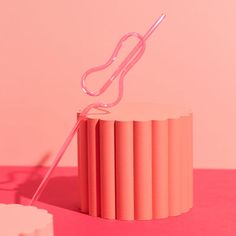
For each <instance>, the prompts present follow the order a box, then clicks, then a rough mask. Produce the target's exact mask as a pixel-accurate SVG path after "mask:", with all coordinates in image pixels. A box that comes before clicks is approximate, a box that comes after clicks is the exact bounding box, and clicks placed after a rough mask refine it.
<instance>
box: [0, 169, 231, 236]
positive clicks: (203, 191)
mask: <svg viewBox="0 0 236 236" xmlns="http://www.w3.org/2000/svg"><path fill="white" fill-rule="evenodd" d="M45 171H46V168H40V167H36V168H30V167H0V202H2V203H14V202H17V203H19V202H21V203H26V202H27V201H28V199H29V197H30V196H31V195H32V193H33V192H34V190H35V188H36V186H37V185H38V184H39V182H40V179H41V178H42V175H43V174H44V173H45ZM77 186H78V177H77V168H58V169H57V170H56V173H55V174H54V176H53V177H52V178H51V180H50V182H49V184H48V186H47V188H46V190H45V192H44V193H43V194H42V196H41V199H40V201H39V202H37V203H36V204H35V205H37V206H38V207H41V208H45V209H47V210H48V211H49V212H51V213H52V214H53V215H54V226H55V236H77V235H78V236H79V235H80V236H84V235H91V236H92V235H104V236H108V235H109V236H110V235H113V236H118V235H122V236H125V235H128V236H139V235H151V236H152V235H153V236H154V235H155V236H157V235H161V236H167V235H168V236H172V235H173V236H176V235H181V236H185V235H186V236H187V235H188V236H192V235H194V236H195V235H196V236H197V235H203V236H208V235H214V236H234V235H236V170H194V208H193V209H191V210H190V212H188V213H186V214H183V215H180V216H175V217H170V218H167V219H159V220H151V221H118V220H106V219H102V218H97V217H91V216H88V215H86V214H82V213H78V212H76V210H77V206H78V204H77V199H78V187H77ZM0 220H1V219H0ZM4 236H5V235H4ZM6 236H7V235H6Z"/></svg>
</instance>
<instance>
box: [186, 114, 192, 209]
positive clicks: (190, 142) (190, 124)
mask: <svg viewBox="0 0 236 236" xmlns="http://www.w3.org/2000/svg"><path fill="white" fill-rule="evenodd" d="M187 127H188V143H187V145H188V146H187V147H188V163H189V166H188V172H189V175H188V184H189V190H188V191H189V207H190V208H191V207H193V115H192V114H190V115H189V117H188V125H187Z"/></svg>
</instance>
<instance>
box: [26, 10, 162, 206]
mask: <svg viewBox="0 0 236 236" xmlns="http://www.w3.org/2000/svg"><path fill="white" fill-rule="evenodd" d="M164 17H165V15H164V14H162V15H161V16H160V17H159V19H158V20H157V21H156V22H155V23H154V24H153V25H152V27H151V28H150V29H149V30H148V31H147V33H146V34H145V35H144V36H141V35H140V34H139V33H136V32H131V33H128V34H125V35H124V36H123V37H122V38H121V39H120V40H119V42H118V44H117V46H116V47H115V50H114V51H113V53H112V55H111V57H110V58H109V59H108V61H107V62H106V63H105V64H103V65H100V66H96V67H93V68H91V69H89V70H87V71H86V72H85V73H84V74H83V76H82V78H81V87H82V89H83V91H84V92H85V93H86V94H88V95H90V96H99V95H101V94H102V93H104V92H105V91H106V90H107V89H108V87H109V86H110V85H111V83H112V82H113V81H114V80H115V79H116V78H117V77H118V76H119V93H118V97H117V99H116V100H115V101H113V102H111V103H102V102H98V103H92V104H90V105H88V106H87V107H85V108H84V109H83V110H82V112H81V113H80V117H79V119H78V120H77V122H76V123H75V125H74V127H73V128H72V130H71V131H70V133H69V135H68V136H67V138H66V140H65V142H64V143H63V145H62V146H61V148H60V149H59V152H58V153H57V155H56V157H55V159H54V161H53V163H52V165H51V167H50V168H49V170H48V171H47V173H46V175H45V176H44V178H43V180H42V181H41V183H40V185H39V187H38V188H37V190H36V192H35V193H34V195H33V197H32V199H31V201H30V203H29V205H32V204H33V203H34V201H35V200H37V199H38V198H39V196H40V194H41V193H42V191H43V190H44V188H45V186H46V184H47V182H48V180H49V178H50V176H51V174H52V173H53V171H54V169H55V168H56V167H57V165H58V163H59V162H60V160H61V158H62V156H63V154H64V153H65V151H66V149H67V148H68V146H69V145H70V143H71V141H72V139H73V137H74V135H75V134H76V133H77V132H78V130H79V127H80V124H81V121H83V120H85V119H86V117H87V114H88V112H89V111H90V110H91V109H94V108H95V109H96V108H109V107H113V106H115V105H117V104H118V103H119V102H120V100H121V98H122V96H123V80H124V77H125V75H126V74H127V73H128V71H129V70H130V69H131V68H132V67H133V66H134V65H135V64H136V63H137V62H138V60H139V59H140V58H141V57H142V55H143V53H144V51H145V42H146V40H147V38H148V37H149V36H150V35H151V34H152V33H153V31H154V30H155V29H156V28H157V26H158V25H159V24H160V23H161V22H162V20H163V19H164ZM130 37H136V38H138V39H139V42H138V44H137V45H136V46H135V47H134V48H133V50H132V51H131V52H130V53H129V54H128V55H127V57H126V58H125V59H124V60H123V62H122V63H121V64H120V65H119V67H118V69H117V70H116V71H115V72H114V73H113V74H112V75H111V76H110V78H109V79H108V80H107V81H106V82H105V84H104V85H103V86H102V87H101V88H100V89H99V90H98V91H96V92H94V91H90V90H89V89H88V88H87V87H86V83H85V82H86V79H87V76H88V75H90V74H91V73H94V72H97V71H100V70H104V69H105V68H107V67H108V66H110V65H111V64H112V63H113V62H114V61H115V60H116V58H117V55H118V53H119V51H120V49H121V47H122V44H123V43H124V42H125V41H126V40H127V39H128V38H130Z"/></svg>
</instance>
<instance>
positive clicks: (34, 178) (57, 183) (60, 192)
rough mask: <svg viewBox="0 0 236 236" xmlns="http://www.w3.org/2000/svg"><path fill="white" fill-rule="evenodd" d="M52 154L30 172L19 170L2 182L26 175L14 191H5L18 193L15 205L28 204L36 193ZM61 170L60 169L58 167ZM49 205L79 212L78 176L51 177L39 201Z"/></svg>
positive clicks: (12, 180)
mask: <svg viewBox="0 0 236 236" xmlns="http://www.w3.org/2000/svg"><path fill="white" fill-rule="evenodd" d="M50 156H51V154H50V153H46V154H45V155H43V157H42V158H41V159H40V161H39V163H37V165H36V166H35V167H33V168H31V169H30V170H29V171H27V170H25V171H22V170H19V171H14V172H11V173H9V174H8V176H7V180H5V181H4V182H1V184H6V183H9V182H14V181H16V180H17V176H18V175H19V174H24V175H26V178H25V180H24V181H22V182H21V183H19V184H18V186H17V187H16V188H14V189H4V190H5V191H6V190H7V191H16V194H15V203H23V204H25V203H28V202H29V201H30V199H31V198H32V196H33V194H34V193H35V191H36V189H37V187H38V186H39V184H40V182H41V181H42V179H43V175H44V173H45V172H46V171H47V169H48V168H46V167H43V165H44V164H45V162H46V161H47V160H48V159H49V158H50ZM58 168H60V167H58ZM38 201H40V202H44V203H47V204H51V205H54V206H58V207H62V208H66V209H69V210H74V211H79V207H78V201H79V180H78V176H77V175H75V176H55V177H51V178H50V180H49V182H48V184H47V186H46V187H45V190H44V192H43V193H42V194H41V196H40V198H39V200H38Z"/></svg>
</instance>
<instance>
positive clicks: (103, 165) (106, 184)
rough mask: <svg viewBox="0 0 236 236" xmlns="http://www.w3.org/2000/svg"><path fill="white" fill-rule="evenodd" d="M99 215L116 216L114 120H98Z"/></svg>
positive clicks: (113, 217)
mask: <svg viewBox="0 0 236 236" xmlns="http://www.w3.org/2000/svg"><path fill="white" fill-rule="evenodd" d="M99 138H100V183H101V217H103V218H108V219H115V218H116V212H115V209H116V206H115V133H114V121H104V120H101V121H100V135H99Z"/></svg>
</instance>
